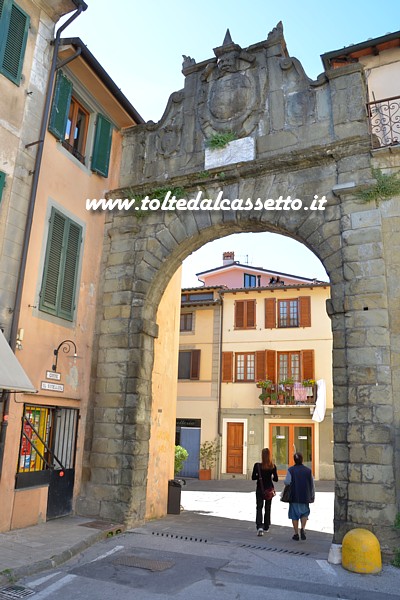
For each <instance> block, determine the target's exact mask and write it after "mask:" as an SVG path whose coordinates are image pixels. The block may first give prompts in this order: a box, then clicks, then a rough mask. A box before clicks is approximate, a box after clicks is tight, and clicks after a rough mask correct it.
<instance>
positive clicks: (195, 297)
mask: <svg viewBox="0 0 400 600" xmlns="http://www.w3.org/2000/svg"><path fill="white" fill-rule="evenodd" d="M213 299H214V294H213V292H202V293H199V294H189V300H190V301H192V302H193V301H194V302H196V300H213Z"/></svg>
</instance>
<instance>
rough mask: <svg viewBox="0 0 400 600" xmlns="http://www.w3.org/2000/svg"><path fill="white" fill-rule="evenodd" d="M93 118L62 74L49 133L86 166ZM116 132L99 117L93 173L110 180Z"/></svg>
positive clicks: (60, 73) (102, 117)
mask: <svg viewBox="0 0 400 600" xmlns="http://www.w3.org/2000/svg"><path fill="white" fill-rule="evenodd" d="M0 2H1V0H0ZM90 117H91V115H90V114H89V112H88V111H87V109H86V108H85V107H83V106H82V105H81V104H80V102H79V101H78V100H77V99H76V98H75V97H74V90H73V85H72V83H71V81H70V80H69V79H68V77H66V76H65V74H64V73H63V72H62V71H59V72H58V73H57V79H56V84H55V87H54V95H53V103H52V108H51V114H50V121H49V131H50V132H51V133H52V134H53V135H55V136H56V138H57V139H58V140H60V142H62V144H63V146H64V147H65V148H66V149H67V150H68V151H69V152H71V154H73V155H74V156H75V157H76V158H78V160H80V161H81V162H82V163H85V156H84V155H85V150H86V148H85V145H86V134H87V129H88V121H89V120H90ZM112 132H113V125H112V123H111V122H110V121H109V120H108V119H107V118H106V117H104V116H103V115H101V114H98V115H97V117H96V129H95V133H94V142H93V151H92V163H91V169H92V171H94V172H95V173H99V174H100V175H102V176H103V177H108V167H109V163H110V154H111V142H112Z"/></svg>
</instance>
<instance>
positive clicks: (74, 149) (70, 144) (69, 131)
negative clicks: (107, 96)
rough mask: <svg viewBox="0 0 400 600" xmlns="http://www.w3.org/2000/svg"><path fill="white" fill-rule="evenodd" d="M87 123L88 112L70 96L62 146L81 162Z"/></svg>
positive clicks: (82, 160)
mask: <svg viewBox="0 0 400 600" xmlns="http://www.w3.org/2000/svg"><path fill="white" fill-rule="evenodd" d="M88 125H89V113H88V111H87V110H86V109H85V108H83V106H82V105H81V104H79V102H78V101H77V100H76V99H75V98H74V97H73V96H72V97H71V104H70V107H69V113H68V118H67V126H66V129H65V134H64V140H63V146H64V148H66V149H67V150H68V151H69V152H71V154H73V155H74V156H75V157H76V158H77V159H78V160H80V161H81V162H82V163H84V162H85V148H86V136H87V130H88Z"/></svg>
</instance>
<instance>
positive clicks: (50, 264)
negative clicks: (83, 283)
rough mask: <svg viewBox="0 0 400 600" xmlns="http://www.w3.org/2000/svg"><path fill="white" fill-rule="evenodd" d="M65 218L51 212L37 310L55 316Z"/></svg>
mask: <svg viewBox="0 0 400 600" xmlns="http://www.w3.org/2000/svg"><path fill="white" fill-rule="evenodd" d="M65 227H66V217H64V216H63V215H61V214H60V213H59V212H57V211H55V210H54V209H53V210H52V213H51V217H50V228H49V238H48V242H47V248H46V260H45V265H44V273H43V282H42V291H41V295H40V304H39V308H40V309H41V310H43V311H45V312H48V313H51V314H53V315H56V314H57V296H58V287H59V285H58V284H59V277H60V270H61V259H62V251H63V240H64V231H65Z"/></svg>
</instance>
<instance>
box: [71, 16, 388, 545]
mask: <svg viewBox="0 0 400 600" xmlns="http://www.w3.org/2000/svg"><path fill="white" fill-rule="evenodd" d="M214 55H215V57H214V58H212V59H210V60H208V61H204V62H202V63H196V62H195V60H194V59H192V58H190V57H187V56H186V57H185V61H184V64H183V74H184V76H185V87H184V89H183V90H181V91H179V92H175V93H174V94H172V95H171V97H170V99H169V101H168V104H167V108H166V110H165V113H164V115H163V117H162V119H161V120H160V122H159V123H157V124H154V123H152V122H149V123H147V124H144V125H140V126H137V127H135V128H132V129H131V130H128V131H127V132H126V133H125V136H124V150H123V173H122V179H121V188H120V189H119V190H116V191H114V192H112V193H111V194H110V195H111V196H112V197H114V198H125V197H129V198H131V197H135V198H139V197H142V196H145V195H146V194H148V195H149V196H150V197H154V196H155V195H156V193H157V194H159V193H160V190H165V189H167V190H168V189H170V190H179V191H180V193H181V194H184V195H183V197H185V198H192V197H194V196H196V194H197V193H198V192H199V191H201V192H202V194H203V197H207V198H216V197H217V195H218V193H219V191H220V190H222V191H223V196H224V198H228V199H234V198H244V199H247V198H251V199H256V198H261V199H268V198H273V199H277V198H279V197H280V196H283V197H284V198H286V197H287V196H291V197H292V198H294V197H296V198H299V199H302V200H303V202H304V203H305V204H307V205H309V204H310V203H311V200H312V198H313V197H314V195H318V196H319V197H322V196H325V197H326V200H327V202H326V205H325V210H319V211H310V210H308V211H305V210H289V211H271V210H265V209H263V210H260V211H255V210H246V211H240V210H234V211H232V210H231V211H210V210H199V211H183V210H179V211H168V212H167V211H156V212H148V213H147V214H144V213H142V212H140V214H139V213H137V212H135V210H134V209H132V210H131V211H126V212H113V213H110V214H109V215H108V216H107V224H106V231H105V238H104V257H103V273H102V286H103V291H102V296H101V303H100V305H99V307H98V332H97V339H96V347H97V353H96V361H95V365H94V374H95V377H94V384H93V394H92V398H91V408H92V410H91V411H90V415H91V418H90V420H89V426H88V430H87V435H86V463H85V469H84V473H83V475H84V477H83V486H82V490H81V496H80V498H79V499H78V502H77V510H78V511H79V512H80V513H81V514H87V515H92V516H96V517H97V518H104V519H112V520H114V521H119V522H121V521H123V522H125V523H126V524H127V525H128V526H132V525H134V524H137V523H140V522H143V520H144V518H145V516H146V503H147V501H148V500H147V494H148V480H149V477H150V478H153V479H154V477H155V474H154V473H153V472H151V473H149V469H148V465H149V443H150V437H151V423H152V420H151V414H152V405H153V404H154V389H153V388H152V370H153V364H154V344H155V340H156V339H157V337H158V335H159V328H158V325H157V310H158V308H159V304H160V301H161V299H162V297H163V294H164V292H165V290H166V288H167V286H168V283H169V281H170V280H171V278H172V277H173V275H174V273H175V272H176V270H177V269H178V268H179V266H180V265H181V263H182V261H183V260H184V259H185V258H186V257H187V256H188V255H189V254H190V253H192V252H193V251H195V250H197V249H198V248H200V247H201V246H203V245H204V244H205V243H207V242H209V241H212V240H215V239H217V238H220V237H223V236H226V235H229V234H232V233H235V232H250V231H251V232H264V231H269V232H276V233H280V234H284V235H288V236H290V237H292V238H294V239H296V240H298V241H300V242H302V243H303V244H305V245H306V246H307V247H308V248H310V249H311V250H312V251H313V252H314V253H315V254H316V255H317V256H318V257H319V259H320V260H321V262H322V263H323V265H324V267H325V269H326V271H327V273H328V275H329V278H330V282H331V300H330V301H329V302H328V305H327V311H328V314H329V316H330V318H331V322H332V331H333V384H334V413H333V414H334V466H335V520H334V531H335V533H334V541H335V542H336V543H340V542H341V540H342V538H343V536H344V535H345V533H346V532H347V531H348V530H350V529H353V528H355V527H365V528H367V529H370V530H371V531H373V532H374V533H375V534H376V535H377V537H378V539H379V540H380V543H381V545H382V548H383V550H386V551H387V552H390V551H391V550H392V549H393V547H395V546H396V545H399V544H398V539H397V533H396V532H395V531H394V529H393V524H394V520H395V517H396V514H397V512H398V510H399V509H398V506H399V494H400V469H399V463H400V461H399V433H398V432H399V421H400V402H399V399H400V376H399V373H400V283H399V282H400V199H399V198H392V199H388V200H386V201H384V202H381V203H376V202H371V203H369V204H365V203H363V202H361V201H360V199H359V196H358V193H359V191H360V190H362V189H364V188H365V187H367V186H371V185H372V184H373V183H374V182H373V179H372V172H371V167H373V166H375V167H379V168H381V169H382V170H383V171H384V172H392V171H393V169H398V167H399V163H400V154H394V153H391V154H389V153H387V152H386V151H385V150H379V151H372V150H371V140H370V136H369V133H368V123H367V119H366V111H365V97H366V96H365V78H364V73H363V70H362V67H361V66H360V65H358V64H351V65H348V66H345V67H342V68H340V69H337V70H333V71H327V72H325V73H322V74H321V75H320V76H319V78H318V79H317V80H316V81H311V80H310V79H309V78H308V77H307V76H306V74H305V72H304V70H303V68H302V66H301V64H300V63H299V61H297V60H296V59H295V58H293V57H290V56H289V54H288V52H287V49H286V44H285V41H284V37H283V31H282V27H281V25H280V24H278V26H277V27H276V28H275V29H274V30H272V32H271V33H270V34H269V35H268V37H267V39H266V40H264V41H262V42H260V43H258V44H254V45H252V46H250V47H249V48H247V49H242V48H241V47H240V46H239V45H238V44H236V43H234V42H233V41H232V40H231V39H230V36H229V35H227V36H226V37H225V40H224V42H223V44H222V46H219V47H217V48H215V49H214ZM228 131H229V132H233V133H234V134H235V137H236V138H237V139H236V140H235V141H234V142H232V144H233V148H232V152H231V153H229V151H228V152H227V153H226V154H225V158H224V157H223V158H222V159H221V160H222V163H220V162H218V161H219V160H220V158H218V157H219V156H220V154H218V152H217V155H215V153H213V152H212V151H209V150H207V148H206V143H207V140H210V139H212V138H213V137H215V134H221V133H226V132H228ZM166 360H169V359H168V358H166ZM173 401H174V399H171V402H173ZM172 447H173V446H172V445H171V455H172ZM154 481H155V479H154ZM158 483H160V482H158ZM163 485H164V486H165V489H166V480H165V481H164V482H163ZM162 510H164V512H165V498H164V505H163V508H162ZM162 510H161V512H162Z"/></svg>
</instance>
